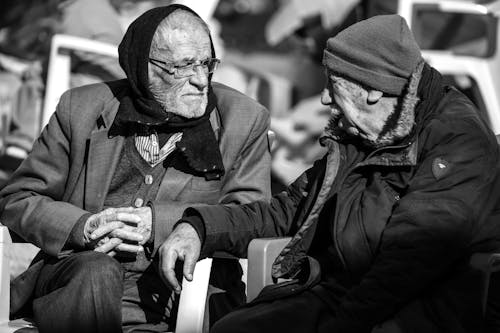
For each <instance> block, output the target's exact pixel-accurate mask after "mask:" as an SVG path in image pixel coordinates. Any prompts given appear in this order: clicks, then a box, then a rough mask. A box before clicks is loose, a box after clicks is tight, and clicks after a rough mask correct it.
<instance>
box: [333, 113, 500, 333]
mask: <svg viewBox="0 0 500 333" xmlns="http://www.w3.org/2000/svg"><path fill="white" fill-rule="evenodd" d="M465 123H466V125H465V126H464V125H463V124H460V125H459V126H458V127H461V128H464V131H461V132H460V133H455V134H450V135H447V136H445V137H443V136H442V134H439V133H440V132H444V131H440V129H439V126H438V127H437V128H435V131H432V132H429V133H430V134H429V136H432V135H435V136H437V137H435V138H431V137H428V138H426V139H427V141H429V142H438V144H436V145H435V146H434V147H429V150H428V151H425V150H424V152H423V154H424V155H423V156H421V157H420V158H419V164H418V167H417V169H416V173H415V175H414V177H413V179H412V181H411V183H410V186H409V188H408V191H407V193H406V194H405V195H404V196H402V198H401V200H400V201H399V204H398V206H397V207H396V208H395V210H394V211H393V214H392V217H391V219H390V220H389V222H388V224H387V226H386V228H385V230H384V233H383V236H382V240H381V245H380V250H379V253H378V254H377V255H376V258H375V261H374V263H373V265H372V266H371V269H370V271H369V272H368V273H367V274H366V275H365V276H364V277H363V278H362V280H361V281H360V283H359V284H358V285H357V286H355V287H353V288H352V289H351V290H350V291H349V292H348V293H347V295H346V296H345V297H344V298H343V299H342V301H341V304H340V308H339V310H338V315H337V318H336V325H337V326H336V328H338V329H339V331H342V332H370V330H371V328H372V327H373V326H374V325H375V324H378V323H381V322H383V321H384V320H386V319H388V318H390V317H392V316H394V315H395V314H396V312H397V311H398V310H400V309H401V308H402V306H403V305H404V304H406V303H408V302H409V301H411V300H414V299H416V298H418V296H419V295H420V294H421V293H423V292H425V291H428V290H429V289H430V288H431V286H433V285H435V284H436V283H437V281H438V280H439V279H440V278H443V277H445V276H446V274H449V273H447V272H449V270H450V268H451V267H452V265H453V264H454V263H456V262H457V261H458V260H463V258H467V257H468V256H469V255H470V253H469V252H470V248H469V246H470V244H471V241H472V238H473V235H474V230H475V228H477V225H478V223H479V222H478V221H477V220H478V219H479V218H480V216H481V215H482V214H484V212H482V211H483V210H484V209H485V208H486V207H489V206H490V203H489V202H488V200H490V199H491V196H489V195H487V194H488V193H491V192H492V190H493V188H492V187H493V183H494V182H493V179H494V178H495V177H496V175H497V174H498V147H497V144H496V142H495V141H494V136H493V135H491V136H486V135H485V134H484V131H483V130H480V129H479V128H478V124H477V123H476V122H473V121H467V120H465ZM360 318H362V319H360Z"/></svg>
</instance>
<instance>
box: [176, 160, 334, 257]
mask: <svg viewBox="0 0 500 333" xmlns="http://www.w3.org/2000/svg"><path fill="white" fill-rule="evenodd" d="M325 163H326V159H322V160H320V161H317V162H316V163H315V164H314V165H313V166H312V167H311V168H310V169H308V170H307V171H305V172H304V173H303V174H302V175H301V176H299V177H298V178H297V179H296V180H295V182H294V183H292V184H291V185H290V186H288V187H287V189H286V190H285V191H283V192H281V193H279V194H276V195H275V196H273V198H272V199H271V201H270V202H267V201H262V200H261V201H255V202H251V203H248V204H244V205H238V206H235V205H216V206H205V207H198V208H194V209H193V208H190V209H188V210H187V211H186V213H185V215H186V216H189V215H191V214H196V215H198V216H199V217H201V219H202V220H203V223H204V226H205V242H204V244H203V247H202V254H201V256H202V257H205V256H209V255H211V254H212V253H213V252H215V251H226V252H229V253H232V254H234V255H236V256H238V257H243V258H244V257H246V255H247V248H248V244H249V243H250V241H251V240H252V239H254V238H259V237H279V236H285V235H290V234H293V233H295V232H296V231H297V230H298V228H299V227H300V223H301V218H300V217H299V214H298V213H299V212H300V209H299V208H300V207H303V206H304V205H305V202H306V201H307V200H309V199H311V198H310V197H308V195H309V193H311V196H314V193H312V192H314V188H315V186H317V185H318V184H319V183H320V179H319V178H320V177H319V176H318V175H320V174H322V173H321V171H322V170H324V168H325Z"/></svg>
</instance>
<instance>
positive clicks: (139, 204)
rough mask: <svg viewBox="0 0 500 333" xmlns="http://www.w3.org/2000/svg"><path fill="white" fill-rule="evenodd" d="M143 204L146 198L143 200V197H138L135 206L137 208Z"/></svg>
mask: <svg viewBox="0 0 500 333" xmlns="http://www.w3.org/2000/svg"><path fill="white" fill-rule="evenodd" d="M143 204H144V200H142V199H141V198H137V199H135V201H134V206H135V207H137V208H139V207H142V205H143Z"/></svg>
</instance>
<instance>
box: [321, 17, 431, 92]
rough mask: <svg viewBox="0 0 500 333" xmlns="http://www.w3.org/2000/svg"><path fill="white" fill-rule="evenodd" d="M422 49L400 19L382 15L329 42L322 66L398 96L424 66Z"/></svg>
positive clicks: (343, 32)
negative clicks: (413, 73) (414, 74)
mask: <svg viewBox="0 0 500 333" xmlns="http://www.w3.org/2000/svg"><path fill="white" fill-rule="evenodd" d="M422 61H423V60H422V55H421V53H420V48H419V47H418V45H417V42H416V41H415V39H414V37H413V34H412V33H411V31H410V28H408V25H407V24H406V21H405V20H404V19H403V18H402V17H401V16H399V15H380V16H374V17H371V18H369V19H367V20H364V21H360V22H358V23H356V24H353V25H351V26H350V27H348V28H346V29H345V30H343V31H341V32H340V33H338V34H337V35H336V36H335V37H332V38H330V39H328V41H327V43H326V48H325V51H324V54H323V65H325V66H326V67H327V68H328V69H330V70H331V71H333V72H334V73H338V74H341V75H343V76H346V77H347V78H351V79H353V80H354V81H357V82H359V83H361V84H363V85H366V86H368V87H370V88H373V89H376V90H379V91H382V92H384V93H387V94H390V95H395V96H399V95H401V93H402V92H403V89H404V87H405V86H406V84H407V83H408V79H409V78H410V76H411V74H412V72H413V71H414V69H415V68H416V67H417V65H418V64H419V63H420V62H422Z"/></svg>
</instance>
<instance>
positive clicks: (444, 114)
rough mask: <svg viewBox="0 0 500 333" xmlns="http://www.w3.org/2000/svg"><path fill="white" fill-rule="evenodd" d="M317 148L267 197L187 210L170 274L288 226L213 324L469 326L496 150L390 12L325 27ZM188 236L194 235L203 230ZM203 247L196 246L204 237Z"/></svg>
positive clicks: (492, 243) (235, 327) (263, 328)
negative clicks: (321, 153)
mask: <svg viewBox="0 0 500 333" xmlns="http://www.w3.org/2000/svg"><path fill="white" fill-rule="evenodd" d="M323 63H324V65H325V68H326V75H327V84H326V87H325V89H324V91H323V94H322V97H321V99H322V102H323V104H326V105H329V106H330V107H331V111H332V116H331V120H330V123H329V125H328V128H327V130H326V134H325V136H324V137H323V138H322V143H323V144H324V145H326V146H327V147H328V149H329V152H328V154H326V156H325V157H324V158H323V159H321V160H319V161H317V162H316V163H315V165H314V166H313V167H312V168H311V169H309V170H308V171H306V172H305V173H304V174H303V175H302V176H300V177H299V178H298V179H297V180H296V181H295V182H294V183H293V184H292V185H291V186H289V187H288V189H287V190H286V191H285V192H283V193H280V194H278V195H276V196H275V197H274V198H273V199H272V201H271V203H270V204H269V203H264V202H254V203H251V204H246V205H242V206H236V207H235V206H223V205H221V206H213V207H202V208H199V209H194V208H193V209H188V210H187V211H186V212H185V214H184V216H183V219H182V220H181V221H180V223H178V224H177V226H176V228H175V230H174V232H173V233H172V234H171V235H170V236H169V239H167V241H166V242H165V244H164V247H165V248H166V247H169V250H168V251H167V255H168V257H169V260H167V261H165V262H164V263H166V264H167V265H166V266H163V267H162V269H163V270H164V272H165V275H166V276H167V277H168V278H169V281H170V283H172V284H173V285H174V286H177V285H178V282H177V281H176V280H175V276H174V275H173V265H174V263H175V261H176V260H177V259H182V260H184V272H185V274H187V275H189V274H190V272H191V271H192V269H193V266H194V262H195V261H196V259H197V258H198V257H199V255H200V249H201V255H200V256H201V257H204V256H207V255H209V254H210V253H212V252H213V251H215V250H226V251H229V252H232V253H234V254H235V255H238V256H244V255H245V251H246V247H247V245H248V243H249V241H250V240H251V239H252V238H256V237H269V236H281V235H293V238H292V240H291V241H290V243H289V244H288V245H287V246H286V247H285V249H284V250H283V251H282V252H281V254H280V255H279V256H278V258H277V259H276V261H275V262H274V265H273V276H274V277H275V278H288V279H292V280H290V281H288V282H284V283H279V284H276V285H272V286H269V287H266V288H265V289H264V290H263V291H262V292H261V294H260V295H259V296H258V297H257V299H256V300H254V301H253V302H252V303H250V304H249V305H247V306H246V307H244V308H242V309H239V310H237V311H235V312H233V313H231V314H229V315H228V316H227V317H225V318H223V319H222V320H220V321H219V322H218V323H216V324H215V326H214V329H213V331H214V332H217V333H220V332H232V333H234V332H332V333H334V332H339V333H346V332H370V331H372V330H373V331H374V332H375V331H378V332H471V333H472V332H479V331H481V328H482V325H483V318H482V309H481V302H480V295H479V294H480V293H479V291H478V288H479V285H480V283H479V281H480V280H479V279H480V275H479V273H477V272H475V271H473V270H471V269H469V268H468V265H467V263H468V260H469V257H470V255H471V254H472V253H474V252H477V251H489V250H492V249H497V248H499V245H500V242H499V241H500V225H499V223H498V221H496V220H495V218H493V217H492V216H491V212H492V211H493V207H494V206H495V205H496V204H497V201H498V199H499V190H498V187H496V186H498V185H496V184H495V181H496V179H497V177H498V173H499V168H498V166H499V152H498V147H497V142H496V140H495V136H494V134H493V133H492V132H491V131H490V129H489V128H488V125H487V124H486V123H485V122H484V121H483V120H482V119H481V118H480V116H479V115H478V113H477V110H476V108H475V107H474V105H473V104H472V103H471V102H470V101H469V100H468V99H467V98H466V97H465V96H464V95H462V94H461V93H460V92H458V91H457V90H456V89H454V88H453V87H449V86H444V85H443V80H442V77H441V75H440V74H439V73H438V72H437V71H436V70H435V69H433V68H432V67H430V66H429V65H428V64H426V63H425V62H424V60H423V59H422V57H421V53H420V50H419V48H418V46H417V44H416V42H415V40H414V38H413V36H412V34H411V32H410V30H409V28H408V26H407V24H406V22H405V21H404V20H403V19H402V18H401V17H400V16H397V15H387V16H376V17H373V18H371V19H368V20H365V21H361V22H359V23H357V24H355V25H352V26H350V27H349V28H347V29H345V30H344V31H343V32H341V33H339V34H338V35H337V36H335V37H333V38H330V39H329V40H328V42H327V45H326V49H325V51H324V58H323ZM198 234H200V235H203V237H201V240H200V239H198V236H197V235H198ZM200 247H201V248H200Z"/></svg>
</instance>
